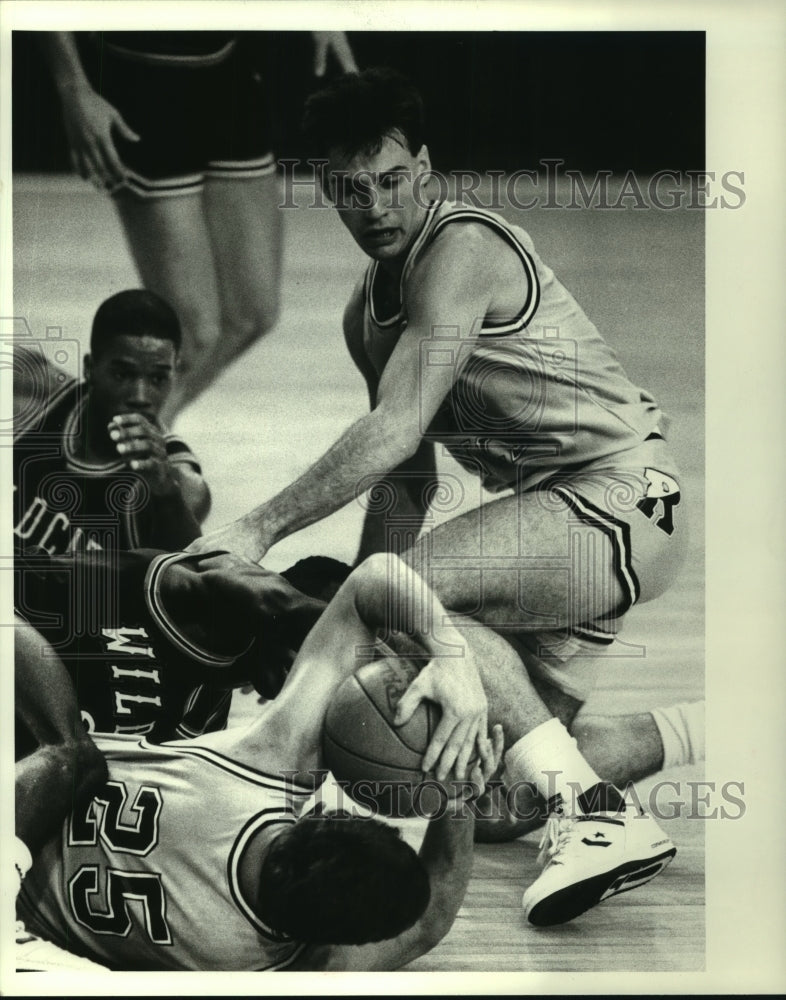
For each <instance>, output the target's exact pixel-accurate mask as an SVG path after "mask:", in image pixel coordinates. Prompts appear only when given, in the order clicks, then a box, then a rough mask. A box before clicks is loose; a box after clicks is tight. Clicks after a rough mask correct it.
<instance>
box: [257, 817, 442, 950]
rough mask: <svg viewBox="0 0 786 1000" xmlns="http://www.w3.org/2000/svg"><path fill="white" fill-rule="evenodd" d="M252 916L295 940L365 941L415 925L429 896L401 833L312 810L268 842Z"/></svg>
mask: <svg viewBox="0 0 786 1000" xmlns="http://www.w3.org/2000/svg"><path fill="white" fill-rule="evenodd" d="M259 885H260V889H259V899H258V903H257V908H256V909H257V913H258V915H259V917H260V919H261V920H263V921H264V922H265V923H266V924H267V925H268V926H269V927H271V928H272V929H273V930H276V931H278V932H280V933H283V934H286V935H288V936H289V937H291V938H293V939H294V940H296V941H304V942H308V943H314V944H368V943H369V942H371V941H384V940H386V939H387V938H394V937H398V935H399V934H401V933H403V931H405V930H407V929H408V928H410V927H412V926H413V924H415V923H417V921H418V920H419V919H420V917H421V916H422V915H423V913H424V911H425V909H426V907H427V906H428V902H429V899H430V897H431V888H430V885H429V879H428V873H427V872H426V869H425V867H424V865H423V862H422V861H421V860H420V858H419V857H418V855H417V854H416V853H415V851H414V850H413V849H412V848H411V847H410V846H409V845H408V844H407V843H405V842H404V841H403V840H402V839H401V835H400V833H399V831H398V830H397V829H396V828H395V827H393V826H390V825H387V824H385V823H382V822H380V820H377V819H372V818H366V817H354V816H350V815H349V814H348V813H346V812H329V813H325V814H323V815H309V816H306V817H304V818H303V819H301V820H300V821H299V822H298V823H295V824H294V825H293V826H291V827H289V828H288V829H287V830H285V831H284V833H282V834H281V835H280V836H279V837H277V838H276V840H275V841H274V842H273V843H272V845H271V846H270V849H269V850H268V853H267V856H266V857H265V860H264V862H263V864H262V870H261V873H260V882H259Z"/></svg>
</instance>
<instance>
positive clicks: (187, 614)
mask: <svg viewBox="0 0 786 1000" xmlns="http://www.w3.org/2000/svg"><path fill="white" fill-rule="evenodd" d="M16 569H17V572H16V574H15V584H16V586H15V591H16V593H15V603H16V608H17V613H18V614H19V615H20V616H21V617H22V618H24V619H25V620H26V621H27V623H28V624H29V625H30V626H34V627H35V628H36V629H37V631H38V632H40V633H41V635H42V636H43V637H44V638H45V639H47V640H48V641H49V642H50V643H51V644H52V645H53V646H54V647H55V648H56V649H57V651H58V655H59V656H60V658H61V659H62V661H63V662H64V663H65V665H66V667H67V669H68V671H69V673H70V675H71V678H72V680H73V683H74V685H75V687H76V695H77V700H78V703H79V707H80V709H81V712H82V718H83V719H84V722H85V725H86V727H87V729H88V730H89V731H90V732H105V733H113V732H118V733H132V734H136V735H145V736H147V737H148V739H150V740H151V741H153V742H160V741H161V740H166V739H174V738H176V737H178V736H183V737H187V736H196V735H198V734H199V733H202V732H208V731H212V730H215V729H221V728H223V726H224V725H225V723H226V720H227V715H228V712H229V707H230V700H231V695H232V688H233V687H234V686H237V685H240V684H245V683H254V684H255V685H256V687H257V689H258V690H259V691H260V693H262V694H264V695H265V696H266V697H272V696H273V695H274V694H276V693H277V692H278V690H279V689H280V688H281V685H282V684H283V681H284V676H285V673H286V670H287V669H288V667H289V666H290V664H291V662H292V660H293V659H294V655H295V651H296V650H297V649H298V648H299V647H300V644H301V643H302V641H303V639H304V637H305V636H306V634H307V633H308V631H309V629H310V628H311V627H312V626H313V624H314V622H315V621H316V620H317V618H318V617H319V615H320V614H321V613H322V611H323V610H324V608H325V605H326V601H325V600H324V599H323V597H322V595H323V594H324V597H325V598H328V597H330V596H332V594H333V593H334V592H335V588H336V585H337V582H338V581H341V580H343V579H344V578H345V577H346V575H347V574H348V573H349V567H348V566H345V565H344V564H343V563H339V562H338V561H337V560H331V559H326V558H324V557H313V558H311V559H308V560H301V562H300V563H297V564H296V565H295V566H293V567H292V568H291V569H290V570H287V571H286V572H287V574H289V575H291V578H292V579H293V580H295V581H296V582H297V583H298V584H299V585H300V587H302V588H304V589H305V590H307V591H309V593H308V594H306V593H303V592H302V591H301V590H299V589H297V588H296V587H295V586H294V585H293V584H292V583H290V582H289V581H288V580H287V579H286V578H285V577H284V576H279V575H278V574H276V573H271V572H268V571H267V570H264V569H262V568H261V567H259V566H256V565H255V564H253V563H250V562H248V560H245V559H242V558H238V557H237V556H234V555H231V554H230V553H226V552H225V553H206V554H205V555H200V556H193V555H191V556H189V555H186V554H185V553H183V552H159V551H156V550H152V549H140V550H136V551H133V552H110V551H94V552H86V553H75V554H72V555H67V556H49V555H46V554H41V553H27V554H24V555H20V556H18V557H17V560H16ZM31 649H33V650H34V647H32V646H31V644H30V643H29V642H27V643H25V645H24V647H23V648H22V649H20V650H19V651H18V654H17V655H18V656H19V657H25V656H27V655H28V654H29V653H30V651H31ZM31 669H32V667H31ZM24 729H25V727H24V726H21V727H20V728H19V738H18V740H17V756H19V755H21V754H22V753H24V752H25V751H26V750H29V749H30V748H31V746H32V744H31V743H30V741H29V740H26V739H25V735H24Z"/></svg>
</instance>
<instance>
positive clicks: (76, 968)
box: [15, 920, 108, 972]
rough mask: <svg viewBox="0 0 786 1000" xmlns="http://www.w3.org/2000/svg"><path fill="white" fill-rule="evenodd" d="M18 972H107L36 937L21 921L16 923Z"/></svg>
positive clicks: (87, 960)
mask: <svg viewBox="0 0 786 1000" xmlns="http://www.w3.org/2000/svg"><path fill="white" fill-rule="evenodd" d="M15 958H16V971H17V972H107V971H108V970H107V968H106V966H103V965H99V964H98V963H97V962H91V961H90V959H89V958H81V957H80V956H79V955H72V954H71V952H70V951H66V950H65V949H64V948H60V947H58V946H57V945H56V944H52V942H51V941H45V940H44V939H43V938H40V937H36V935H35V934H31V933H30V931H28V930H27V928H26V927H25V925H24V924H23V923H22V921H21V920H17V922H16V955H15Z"/></svg>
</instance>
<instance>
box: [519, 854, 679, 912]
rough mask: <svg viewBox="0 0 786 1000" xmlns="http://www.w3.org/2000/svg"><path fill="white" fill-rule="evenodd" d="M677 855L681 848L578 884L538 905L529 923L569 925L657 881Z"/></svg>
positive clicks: (623, 866) (622, 866)
mask: <svg viewBox="0 0 786 1000" xmlns="http://www.w3.org/2000/svg"><path fill="white" fill-rule="evenodd" d="M676 853H677V848H676V847H672V848H670V849H669V850H668V851H664V852H663V853H662V854H658V855H657V856H656V857H654V858H647V860H646V861H641V860H640V861H627V862H626V863H625V864H624V865H620V866H619V867H618V868H614V869H612V870H611V871H609V872H603V873H602V874H600V875H594V876H593V877H592V878H588V879H584V881H583V882H575V883H574V884H573V885H569V886H566V887H565V888H564V889H559V890H558V891H557V892H554V893H552V894H551V895H550V896H546V898H545V899H541V900H540V902H538V903H535V905H534V906H533V907H532V909H531V910H530V911H529V913H528V914H527V920H528V921H529V922H530V923H531V924H533V925H534V926H535V927H553V926H554V925H555V924H565V923H567V922H568V921H569V920H573V919H574V918H575V917H578V916H581V914H582V913H586V911H587V910H591V909H592V907H593V906H597V905H598V903H601V902H603V900H605V899H610V898H611V897H612V896H616V895H618V894H619V893H621V892H628V891H629V890H630V889H637V888H638V887H639V886H640V885H644V884H645V883H646V882H649V881H650V880H651V879H654V878H655V876H656V875H659V874H660V873H661V872H662V871H663V869H664V868H665V867H666V866H667V865H668V864H669V862H670V861H671V860H672V858H673V857H674V855H675V854H676Z"/></svg>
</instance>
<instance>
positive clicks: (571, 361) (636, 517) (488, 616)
mask: <svg viewBox="0 0 786 1000" xmlns="http://www.w3.org/2000/svg"><path fill="white" fill-rule="evenodd" d="M306 131H307V133H308V135H309V136H310V142H311V145H310V153H311V155H312V157H322V158H324V159H326V166H325V169H324V173H323V187H324V188H325V190H326V191H327V192H328V194H329V196H330V197H331V198H332V200H333V201H334V202H335V204H336V207H337V209H338V211H339V215H340V218H341V220H342V222H343V223H344V225H345V226H346V227H347V229H348V230H349V232H350V234H351V236H352V237H353V238H354V240H355V242H356V243H357V244H358V245H359V246H360V247H361V249H363V251H364V252H365V253H366V254H367V255H368V256H369V257H370V258H371V260H372V263H371V264H370V266H369V269H368V272H367V274H366V277H365V279H364V281H363V282H362V283H361V285H360V286H359V287H358V288H357V289H356V291H355V293H354V295H353V296H352V298H351V300H350V303H349V305H348V307H347V310H346V313H345V317H344V328H345V336H346V340H347V345H348V347H349V350H350V353H351V355H352V357H353V359H354V361H355V363H356V364H357V366H358V368H359V369H360V371H361V372H362V373H363V375H364V376H365V378H366V381H367V383H368V387H369V395H370V400H371V412H370V413H369V414H368V415H366V416H364V417H362V418H361V419H360V420H358V421H357V422H356V423H354V424H353V425H352V426H351V427H349V428H348V430H347V431H345V432H344V434H343V435H342V436H341V437H340V439H339V440H338V441H337V442H336V443H335V444H334V445H333V446H332V447H331V448H330V449H329V450H328V451H327V452H326V453H325V454H324V455H323V456H322V457H321V458H320V459H318V460H317V461H316V463H315V464H314V465H313V466H312V467H311V468H310V469H308V470H307V471H306V472H305V473H304V474H303V475H302V476H301V477H300V478H299V479H298V480H296V481H295V482H294V483H293V484H292V485H291V486H289V487H287V488H286V489H284V490H283V491H282V492H281V493H279V494H278V495H276V496H274V497H273V498H272V499H270V500H268V501H266V502H265V503H263V504H262V505H260V506H259V507H257V508H256V509H255V510H253V511H252V512H250V513H249V514H247V515H246V516H244V517H243V518H241V519H240V520H239V521H236V522H235V523H233V524H231V525H229V526H228V527H226V528H224V529H222V530H220V531H218V532H213V533H211V535H209V536H207V537H206V538H205V539H197V540H196V541H195V542H194V543H192V547H193V548H195V549H197V550H198V549H201V548H202V547H205V546H215V545H219V546H221V547H226V548H229V549H230V550H232V549H236V550H237V551H240V552H242V553H244V554H246V555H248V556H249V557H251V558H261V556H262V555H263V554H264V553H265V552H266V551H267V550H268V549H269V548H270V546H271V545H273V544H275V543H276V542H277V541H279V540H280V539H282V538H284V537H286V536H287V535H289V534H291V533H292V532H293V531H296V530H299V529H300V528H303V527H305V526H307V525H309V524H312V523H314V522H315V521H318V520H319V519H321V518H323V517H325V516H327V515H328V514H331V513H332V512H334V511H335V510H337V509H339V508H340V507H342V506H343V505H344V504H346V503H348V502H349V501H351V500H353V499H354V498H355V497H357V496H358V495H360V494H362V493H363V492H364V491H367V490H369V489H370V488H372V487H373V486H374V484H379V486H378V487H377V488H376V489H373V488H372V489H371V500H372V502H371V504H370V510H369V513H368V515H367V517H366V523H365V527H364V532H363V538H362V540H361V546H360V556H361V557H362V556H363V555H365V554H366V553H368V552H373V551H377V550H380V549H390V550H392V551H405V552H406V559H407V561H408V562H409V563H410V564H411V565H413V566H414V567H416V568H417V569H419V570H420V572H421V573H422V575H423V576H424V577H425V578H426V579H427V580H428V582H429V583H430V584H431V585H432V586H433V587H434V588H435V590H436V592H437V593H438V594H439V596H440V599H441V600H442V601H443V603H444V604H445V606H446V607H448V608H450V609H451V610H453V611H463V612H465V613H467V614H471V615H472V616H473V617H474V618H476V619H479V620H480V621H482V622H484V623H485V624H487V625H491V626H493V627H494V628H495V629H498V630H500V631H503V632H505V633H506V634H511V635H512V636H514V641H515V642H517V643H518V645H519V648H520V651H521V656H522V658H523V659H524V662H525V663H526V666H527V669H528V671H529V673H530V674H531V675H532V676H533V678H535V679H536V680H537V683H538V685H539V691H540V693H541V695H542V697H543V698H544V699H546V701H547V704H548V706H549V708H550V709H552V711H553V712H554V713H556V715H557V716H558V718H553V719H551V720H550V721H549V722H548V725H547V728H546V729H544V730H543V731H542V732H539V731H538V732H535V733H533V734H529V735H527V736H525V737H524V743H523V744H522V745H521V746H519V745H518V742H517V743H516V745H515V746H512V747H510V749H509V751H508V774H509V776H510V778H511V780H513V781H515V780H516V779H517V778H518V777H520V776H521V775H523V774H524V773H528V772H530V771H531V770H532V769H533V768H534V770H536V771H537V772H538V773H545V771H546V770H548V768H552V769H557V770H559V772H560V774H562V775H563V776H565V777H566V781H567V783H566V785H565V786H563V787H562V788H561V789H558V790H557V791H558V795H559V798H560V799H562V801H563V802H564V800H565V798H566V796H567V793H568V787H567V786H568V785H570V784H571V783H576V782H578V783H579V785H583V786H584V787H586V788H589V787H591V786H593V785H594V783H595V782H596V780H597V775H595V774H594V772H593V771H592V769H591V768H588V765H587V762H586V761H584V760H583V759H582V758H581V757H580V756H578V757H577V756H576V753H575V746H574V744H573V743H572V741H571V737H570V735H569V733H568V731H567V730H566V729H565V726H564V725H563V724H562V723H563V722H570V721H571V720H572V718H573V717H574V716H575V714H576V712H577V710H578V708H579V706H580V705H581V703H582V701H583V700H584V699H585V698H586V695H587V693H588V691H589V690H590V689H591V687H592V685H593V683H594V673H595V668H596V666H597V663H598V658H597V656H598V652H599V651H602V649H603V647H604V646H605V645H608V644H609V643H611V642H612V641H613V639H614V635H615V633H616V630H617V627H618V621H619V619H620V617H621V616H622V615H624V613H625V612H626V611H627V610H628V609H629V608H630V607H631V605H632V604H633V603H634V602H636V601H643V600H650V599H652V598H654V597H656V596H658V595H659V594H660V593H662V592H663V591H664V590H665V589H666V588H667V587H668V586H669V585H670V584H671V582H672V581H673V579H674V577H675V575H676V573H677V571H678V569H679V566H680V564H681V562H682V560H683V559H684V555H685V551H686V524H685V518H684V504H683V503H682V502H681V488H680V483H679V474H678V472H677V470H676V468H675V466H674V463H673V460H672V458H671V456H670V453H669V450H668V447H667V445H666V443H665V441H664V440H663V430H664V428H663V420H662V414H661V412H660V410H659V408H658V406H657V404H656V403H655V401H654V400H653V399H652V397H651V396H650V395H649V393H647V392H645V391H643V390H641V389H639V388H637V387H636V386H635V385H633V384H632V383H631V382H630V380H629V379H628V377H627V375H626V374H625V372H624V371H623V370H622V368H621V366H620V365H619V363H618V362H617V360H616V358H615V357H614V354H613V352H612V351H611V350H610V349H609V348H608V347H607V345H606V344H605V343H604V342H603V340H602V338H601V337H600V335H599V333H598V331H597V330H596V329H595V327H594V326H593V325H592V323H591V322H590V320H589V319H588V318H587V317H586V316H585V314H584V313H583V312H582V310H581V309H580V307H579V306H578V304H577V303H576V302H575V300H574V299H573V298H572V296H571V295H570V294H569V292H568V291H567V290H566V289H565V288H564V287H563V286H562V285H561V284H560V282H559V281H558V280H557V279H556V277H555V276H554V274H553V273H552V271H551V270H550V269H549V268H548V267H547V266H546V265H544V263H543V262H542V261H541V260H540V258H539V257H538V255H537V253H536V252H535V250H534V247H533V245H532V241H531V240H530V238H529V236H528V235H527V234H526V233H524V232H523V231H522V230H520V229H519V228H517V227H515V226H511V225H510V224H509V223H507V222H505V221H504V220H503V219H501V218H500V217H498V216H496V215H494V214H492V213H486V212H479V211H476V210H465V209H462V208H456V207H453V206H450V205H446V204H443V203H441V202H440V200H439V198H438V197H434V196H433V185H432V182H431V181H430V180H429V178H430V177H432V181H433V176H432V171H431V161H430V157H429V152H428V148H427V146H426V145H425V134H424V129H423V115H422V105H421V101H420V97H419V95H418V94H417V92H416V91H415V90H414V88H413V87H412V86H411V84H409V83H408V81H406V80H404V79H403V78H401V77H400V76H399V75H398V74H396V73H394V72H393V71H388V70H369V71H366V72H364V73H361V74H359V75H347V76H345V77H342V78H341V79H339V80H338V81H336V82H335V83H334V84H333V85H332V86H330V87H328V88H326V89H324V90H323V91H320V92H319V93H318V94H316V95H314V96H312V98H311V99H310V101H309V105H308V107H307V111H306ZM435 442H437V443H441V444H444V445H446V446H447V447H448V449H449V450H450V451H451V452H452V453H453V454H454V455H455V456H456V457H457V458H458V459H459V460H460V461H461V462H462V464H463V465H465V466H466V467H467V468H470V469H472V470H473V471H474V472H475V473H476V474H477V475H478V476H479V478H480V479H481V481H482V482H483V483H484V484H485V485H486V486H488V487H490V488H491V489H492V490H499V491H503V490H506V491H507V493H506V494H503V495H502V496H500V497H499V498H498V499H495V500H493V501H491V502H488V503H484V504H482V505H481V506H480V508H479V509H478V510H476V511H472V512H470V513H468V514H464V515H461V516H458V517H455V518H453V519H452V520H449V521H446V522H444V523H442V524H441V525H439V526H438V527H436V528H435V529H434V530H432V531H429V532H427V533H425V534H422V535H421V536H420V537H419V538H418V537H417V535H418V530H419V528H420V527H421V526H422V525H423V523H424V517H425V514H426V510H427V507H428V505H429V502H430V501H433V500H434V498H435V497H436V498H439V497H440V493H439V484H438V481H437V478H436V473H435V457H434V443H435ZM377 501H378V502H377ZM416 539H417V540H416ZM527 683H528V681H526V679H525V678H524V677H523V676H520V677H517V676H516V675H512V676H511V677H510V685H511V686H510V690H509V697H510V698H511V699H512V700H517V699H519V698H525V697H527V692H526V690H525V687H526V685H527ZM587 768H588V769H587ZM539 791H540V792H541V793H542V794H543V795H544V797H545V798H547V799H548V798H549V788H548V783H547V782H544V783H543V784H542V787H539ZM551 791H553V789H551ZM558 801H559V800H558ZM588 807H589V806H588V805H587V803H584V805H580V807H579V809H578V813H582V811H584V810H585V809H586V808H588ZM600 811H601V812H605V811H607V810H606V809H605V808H604V807H603V806H601V807H600ZM573 818H574V819H576V821H578V820H579V819H580V818H581V817H580V815H576V816H573ZM576 841H577V839H576V838H574V839H573V840H572V843H573V844H574V847H575V843H576ZM564 842H565V838H564V837H563V838H562V839H561V843H564ZM579 842H580V841H579ZM585 853H586V852H585ZM589 853H590V854H592V853H597V852H589ZM569 860H570V861H571V863H570V864H565V863H564V861H565V859H564V857H562V856H561V859H560V866H559V868H560V871H561V872H562V873H563V876H564V884H559V880H557V883H555V882H554V878H553V875H554V870H555V869H556V867H557V866H551V865H550V866H548V867H547V868H546V870H545V871H544V875H543V878H544V879H545V880H546V881H545V882H543V881H542V879H539V880H538V882H537V883H536V885H535V886H533V890H532V891H531V892H530V894H529V895H528V896H527V897H525V909H526V910H527V913H528V915H529V916H530V919H532V920H534V921H541V922H543V921H544V920H546V919H547V920H548V921H549V922H555V921H556V920H559V919H569V917H570V916H571V915H575V909H574V907H573V905H572V904H571V905H570V906H567V907H566V908H565V910H564V912H562V913H560V912H556V911H555V910H554V909H553V908H552V907H551V906H550V904H548V902H546V903H545V904H544V905H541V904H543V903H544V901H543V899H541V898H540V897H541V894H542V892H544V891H546V892H547V894H548V895H550V896H551V895H554V897H555V898H561V897H560V894H561V893H562V891H563V889H565V888H566V887H569V886H570V885H572V884H573V883H574V880H578V882H581V881H582V879H583V875H582V872H583V871H584V867H583V866H584V864H585V861H584V860H582V857H581V848H577V849H576V850H573V852H572V854H571V855H570V859H569ZM588 863H589V862H588ZM574 873H576V874H575V875H574ZM544 886H545V887H548V886H551V888H545V889H544ZM595 901H596V900H595ZM590 905H591V904H590Z"/></svg>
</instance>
